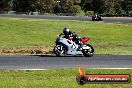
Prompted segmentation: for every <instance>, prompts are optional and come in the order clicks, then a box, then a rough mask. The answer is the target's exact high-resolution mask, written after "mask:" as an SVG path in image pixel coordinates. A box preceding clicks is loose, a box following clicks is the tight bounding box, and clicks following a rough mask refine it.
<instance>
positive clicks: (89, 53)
mask: <svg viewBox="0 0 132 88" xmlns="http://www.w3.org/2000/svg"><path fill="white" fill-rule="evenodd" d="M86 47H87V48H86V49H82V53H83V55H84V56H86V57H92V56H93V55H94V48H93V47H92V46H91V45H90V44H86Z"/></svg>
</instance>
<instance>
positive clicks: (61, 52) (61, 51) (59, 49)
mask: <svg viewBox="0 0 132 88" xmlns="http://www.w3.org/2000/svg"><path fill="white" fill-rule="evenodd" d="M53 51H54V53H55V54H56V56H66V48H65V47H64V45H63V44H59V45H56V46H55V47H54V50H53Z"/></svg>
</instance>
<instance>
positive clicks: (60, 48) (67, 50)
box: [53, 34, 94, 57]
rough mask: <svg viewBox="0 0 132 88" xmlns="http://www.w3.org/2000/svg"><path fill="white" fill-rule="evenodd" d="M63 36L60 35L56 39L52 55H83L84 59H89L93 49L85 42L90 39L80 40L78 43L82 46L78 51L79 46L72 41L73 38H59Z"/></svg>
mask: <svg viewBox="0 0 132 88" xmlns="http://www.w3.org/2000/svg"><path fill="white" fill-rule="evenodd" d="M62 35H63V34H60V35H59V36H58V38H57V39H56V41H55V43H56V46H55V47H54V50H53V51H54V53H55V54H56V56H66V55H80V54H81V55H84V56H86V57H91V56H93V55H94V48H93V47H92V46H91V45H90V44H86V42H87V41H88V40H89V39H90V38H86V37H84V38H80V40H79V41H80V42H81V43H82V44H83V45H82V47H81V48H80V49H78V48H79V45H78V44H76V43H75V42H73V41H72V38H73V37H69V38H67V39H66V38H64V37H61V36H62Z"/></svg>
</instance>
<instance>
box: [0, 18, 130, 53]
mask: <svg viewBox="0 0 132 88" xmlns="http://www.w3.org/2000/svg"><path fill="white" fill-rule="evenodd" d="M64 27H67V28H70V29H71V30H72V31H74V32H76V33H77V34H78V35H80V36H81V37H91V40H90V41H89V43H90V44H92V45H93V46H94V47H95V50H96V54H132V36H131V35H132V23H126V24H123V23H106V22H92V21H73V20H72V21H70V20H48V19H28V18H6V17H0V53H5V52H9V53H10V52H16V53H17V51H18V53H19V52H20V53H21V50H23V49H24V50H26V51H23V52H25V53H29V52H30V50H33V52H35V50H37V49H39V50H40V51H42V54H43V52H45V51H46V52H47V51H50V50H52V48H53V46H54V45H55V44H54V41H55V39H56V36H57V35H58V34H59V33H61V32H62V29H63V28H64ZM41 49H43V50H44V51H43V50H41ZM10 50H12V51H10ZM35 53H36V52H35ZM31 54H32V53H31Z"/></svg>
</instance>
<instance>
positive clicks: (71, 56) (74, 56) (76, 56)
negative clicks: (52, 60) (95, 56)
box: [29, 55, 84, 57]
mask: <svg viewBox="0 0 132 88" xmlns="http://www.w3.org/2000/svg"><path fill="white" fill-rule="evenodd" d="M29 56H39V57H59V56H56V55H29ZM60 57H84V56H83V55H67V56H60Z"/></svg>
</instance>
